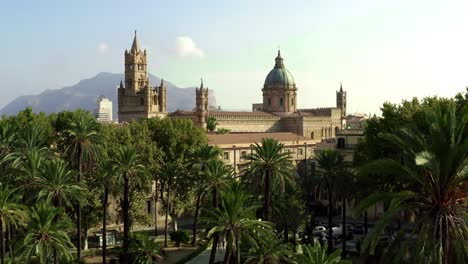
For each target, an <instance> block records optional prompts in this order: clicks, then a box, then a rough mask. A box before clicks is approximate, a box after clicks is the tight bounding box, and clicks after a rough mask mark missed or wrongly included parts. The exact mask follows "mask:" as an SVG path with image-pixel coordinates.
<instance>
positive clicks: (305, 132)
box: [118, 34, 346, 142]
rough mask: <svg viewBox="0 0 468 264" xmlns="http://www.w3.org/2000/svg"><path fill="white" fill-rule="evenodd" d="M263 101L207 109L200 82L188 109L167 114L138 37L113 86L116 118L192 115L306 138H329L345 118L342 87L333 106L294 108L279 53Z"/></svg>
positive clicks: (239, 128) (198, 120) (200, 120)
mask: <svg viewBox="0 0 468 264" xmlns="http://www.w3.org/2000/svg"><path fill="white" fill-rule="evenodd" d="M261 91H262V99H263V102H262V103H255V104H253V105H252V111H222V110H215V111H213V110H211V109H209V108H208V88H207V87H204V84H203V81H202V82H201V84H200V87H199V88H197V89H196V93H195V96H196V98H195V102H196V103H195V108H194V110H193V111H184V110H177V111H175V112H172V113H167V112H166V88H165V86H164V83H163V82H161V84H160V86H158V87H151V86H150V84H149V81H148V77H147V71H146V50H145V51H143V52H142V51H141V50H140V49H139V47H138V40H137V38H136V34H135V38H134V40H133V45H132V48H131V50H130V51H129V52H128V51H125V87H124V86H123V85H122V83H121V85H120V88H119V89H118V109H119V110H118V114H119V122H128V121H130V120H131V119H135V118H140V117H155V116H158V117H165V116H168V117H170V118H186V119H191V120H192V121H193V122H194V123H195V124H196V125H197V126H198V127H202V128H206V122H207V119H208V118H210V117H212V118H215V119H216V121H217V122H218V126H217V127H218V128H225V129H229V130H230V131H231V132H232V133H265V132H290V133H294V134H296V135H300V136H303V137H307V138H310V139H311V140H312V141H313V142H320V141H323V140H325V139H329V138H334V137H335V135H336V132H338V131H339V130H340V129H342V127H343V123H344V118H345V116H346V92H345V91H343V88H342V86H341V87H340V90H339V91H336V105H335V106H333V107H327V108H306V109H298V108H297V91H298V88H297V87H296V83H295V81H294V78H293V77H292V74H291V73H290V72H289V70H288V69H287V68H286V67H285V65H284V59H283V57H281V54H280V51H278V54H277V56H276V58H275V65H274V67H273V69H272V70H271V71H270V72H269V73H268V75H267V76H266V78H265V82H264V85H263V88H262V90H261Z"/></svg>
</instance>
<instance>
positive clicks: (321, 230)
mask: <svg viewBox="0 0 468 264" xmlns="http://www.w3.org/2000/svg"><path fill="white" fill-rule="evenodd" d="M324 232H327V229H326V228H325V227H324V226H316V227H314V230H312V234H313V235H318V234H320V233H324Z"/></svg>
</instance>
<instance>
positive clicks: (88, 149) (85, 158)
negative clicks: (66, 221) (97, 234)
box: [65, 111, 99, 259]
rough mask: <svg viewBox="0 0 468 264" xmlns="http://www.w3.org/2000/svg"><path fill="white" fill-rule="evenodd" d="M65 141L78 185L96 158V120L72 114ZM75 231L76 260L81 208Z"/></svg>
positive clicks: (78, 245)
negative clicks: (75, 171) (76, 237)
mask: <svg viewBox="0 0 468 264" xmlns="http://www.w3.org/2000/svg"><path fill="white" fill-rule="evenodd" d="M65 136H66V137H67V140H65V142H66V147H65V152H66V154H67V155H68V158H69V160H70V163H71V165H72V166H73V167H74V168H75V169H76V170H77V172H78V174H77V176H78V178H77V179H78V183H80V182H81V179H82V176H83V172H84V171H89V170H90V168H91V167H92V166H93V164H94V162H95V160H96V157H97V152H98V150H97V142H98V140H99V136H98V133H97V123H96V119H95V118H94V117H93V116H92V115H91V114H89V113H88V112H84V111H76V112H74V113H73V115H72V117H71V120H70V124H69V127H68V129H67V130H66V135H65ZM76 229H77V236H78V239H77V241H78V243H77V250H78V254H77V258H78V259H80V258H81V249H82V248H81V240H82V229H81V207H80V205H77V208H76Z"/></svg>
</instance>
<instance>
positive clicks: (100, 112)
mask: <svg viewBox="0 0 468 264" xmlns="http://www.w3.org/2000/svg"><path fill="white" fill-rule="evenodd" d="M95 115H96V119H97V121H98V122H112V101H111V100H110V99H109V98H107V97H104V96H100V97H99V98H98V100H97V102H96V111H95Z"/></svg>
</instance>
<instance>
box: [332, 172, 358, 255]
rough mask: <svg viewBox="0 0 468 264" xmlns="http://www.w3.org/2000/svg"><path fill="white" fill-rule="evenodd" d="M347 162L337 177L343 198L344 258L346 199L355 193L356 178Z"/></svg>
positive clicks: (339, 191)
mask: <svg viewBox="0 0 468 264" xmlns="http://www.w3.org/2000/svg"><path fill="white" fill-rule="evenodd" d="M347 165H348V164H347V163H344V164H343V165H342V167H341V169H340V170H339V171H338V174H337V177H336V191H337V194H338V198H341V208H342V212H341V215H342V217H343V218H342V219H343V221H342V225H341V226H342V227H341V235H342V237H343V239H342V248H341V255H342V256H343V258H344V257H345V256H346V239H347V233H346V231H347V230H346V201H347V200H348V199H350V198H351V197H350V196H351V194H353V193H355V190H354V187H355V178H354V173H353V171H351V169H350V168H349V167H347Z"/></svg>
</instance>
